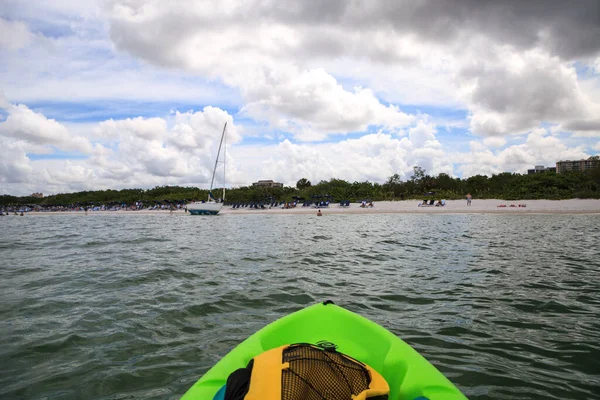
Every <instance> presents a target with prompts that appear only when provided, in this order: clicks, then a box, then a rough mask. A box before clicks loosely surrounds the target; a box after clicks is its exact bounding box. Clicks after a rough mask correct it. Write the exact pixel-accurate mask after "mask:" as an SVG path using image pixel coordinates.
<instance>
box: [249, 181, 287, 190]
mask: <svg viewBox="0 0 600 400" xmlns="http://www.w3.org/2000/svg"><path fill="white" fill-rule="evenodd" d="M252 186H259V187H269V188H282V187H283V183H279V182H274V181H272V180H264V181H258V182H254V183H252Z"/></svg>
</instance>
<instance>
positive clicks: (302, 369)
mask: <svg viewBox="0 0 600 400" xmlns="http://www.w3.org/2000/svg"><path fill="white" fill-rule="evenodd" d="M282 361H283V362H284V363H285V362H288V363H289V364H290V367H289V368H288V369H284V370H283V371H282V376H281V400H350V399H351V398H352V395H357V394H359V393H361V392H362V391H364V390H367V389H368V388H369V384H370V383H371V377H370V376H369V371H367V369H366V368H365V367H364V365H363V364H362V363H360V362H359V361H356V360H353V359H351V358H349V357H347V356H345V355H343V354H341V353H338V352H336V351H334V350H331V349H329V350H323V349H321V348H319V347H315V346H312V345H309V344H295V345H291V346H290V347H288V348H287V349H285V350H284V351H283V360H282Z"/></svg>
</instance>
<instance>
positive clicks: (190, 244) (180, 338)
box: [0, 214, 600, 399]
mask: <svg viewBox="0 0 600 400" xmlns="http://www.w3.org/2000/svg"><path fill="white" fill-rule="evenodd" d="M599 226H600V216H598V215H524V216H507V215H469V214H462V215H402V214H391V215H325V216H324V217H322V218H317V217H316V216H312V215H310V216H309V215H221V216H217V217H191V216H183V215H178V216H176V215H174V216H170V215H119V216H117V215H115V216H99V215H90V216H87V217H85V216H77V215H52V216H27V217H23V218H21V217H16V216H10V217H2V218H1V219H0V228H1V233H0V344H1V345H0V363H1V364H2V368H1V370H0V398H3V399H13V398H34V399H42V398H51V399H71V398H88V399H91V398H96V399H125V398H126V399H135V398H156V399H163V398H170V399H177V398H179V397H180V396H181V395H183V393H184V392H185V391H186V390H187V389H188V388H189V387H190V386H191V385H192V384H193V383H194V382H195V381H196V380H197V379H198V378H199V377H200V376H201V375H202V374H203V373H204V372H205V371H207V370H208V369H209V368H210V367H211V366H212V365H213V364H214V363H215V362H216V361H218V360H219V358H220V357H222V356H223V355H224V354H226V353H227V352H228V351H229V350H231V349H232V347H233V346H235V345H236V344H237V343H239V342H240V341H242V340H243V339H245V338H246V337H247V336H249V335H250V334H252V333H254V332H255V331H256V330H258V329H260V328H261V327H263V326H264V325H266V324H267V323H269V322H271V321H273V320H275V319H276V318H278V317H281V316H284V315H286V314H288V313H290V312H292V311H296V310H298V309H300V308H303V307H305V306H307V305H310V304H314V303H316V302H319V301H322V300H326V299H331V300H333V301H334V302H335V303H337V304H339V305H342V306H344V307H346V308H348V309H350V310H352V311H355V312H358V313H360V314H362V315H363V316H365V317H367V318H369V319H371V320H373V321H375V322H377V323H379V324H381V325H383V326H384V327H386V328H388V329H389V330H391V331H392V332H393V333H395V334H396V335H398V336H400V337H402V338H403V339H404V340H405V341H407V342H408V343H409V344H410V345H412V346H413V347H414V348H416V349H417V350H418V351H419V352H420V353H421V354H423V355H424V356H425V357H426V358H427V359H428V360H429V361H431V362H432V363H433V364H434V365H435V366H436V367H437V368H439V369H440V370H441V371H442V372H443V373H444V374H445V375H446V376H447V377H448V378H449V379H450V380H452V381H453V382H454V383H455V384H456V385H457V386H458V387H459V388H460V389H461V390H462V391H463V392H464V393H465V394H466V395H467V396H468V397H470V398H472V399H491V398H513V399H590V398H599V397H600V228H599Z"/></svg>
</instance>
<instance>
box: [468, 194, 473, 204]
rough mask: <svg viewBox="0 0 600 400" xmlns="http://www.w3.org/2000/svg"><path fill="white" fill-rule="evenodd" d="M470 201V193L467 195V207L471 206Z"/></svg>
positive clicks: (471, 197) (471, 198)
mask: <svg viewBox="0 0 600 400" xmlns="http://www.w3.org/2000/svg"><path fill="white" fill-rule="evenodd" d="M471 200H473V196H471V193H467V205H468V206H470V205H471Z"/></svg>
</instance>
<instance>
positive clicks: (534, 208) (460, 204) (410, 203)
mask: <svg viewBox="0 0 600 400" xmlns="http://www.w3.org/2000/svg"><path fill="white" fill-rule="evenodd" d="M419 203H420V202H419V201H418V200H406V201H379V202H375V203H374V206H373V207H367V208H361V207H360V204H359V203H352V204H350V206H348V207H341V206H339V205H338V204H332V205H330V206H329V207H326V208H321V210H322V212H323V214H324V215H327V214H347V213H350V214H393V213H400V214H465V213H466V214H468V213H472V214H478V213H479V214H506V215H513V214H600V200H594V199H570V200H522V201H506V200H494V199H488V200H477V199H474V200H473V202H472V204H471V205H470V206H467V203H466V201H465V200H447V201H446V205H445V206H443V207H432V206H428V207H419ZM316 213H317V209H316V208H315V207H302V206H297V207H295V208H288V209H284V208H281V207H277V208H270V209H264V210H263V209H249V208H236V209H234V208H232V207H231V206H225V207H223V209H222V210H221V212H220V214H227V215H236V214H238V215H246V214H315V215H316ZM73 214H76V215H82V216H85V215H86V213H85V212H83V211H74V212H35V211H32V212H29V213H27V214H26V215H28V216H34V215H73ZM117 214H122V215H171V212H170V211H168V210H136V211H133V210H126V211H124V210H119V211H90V212H88V213H87V215H88V216H91V215H117ZM172 214H173V215H185V214H186V213H185V212H184V211H183V210H176V211H173V213H172Z"/></svg>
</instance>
